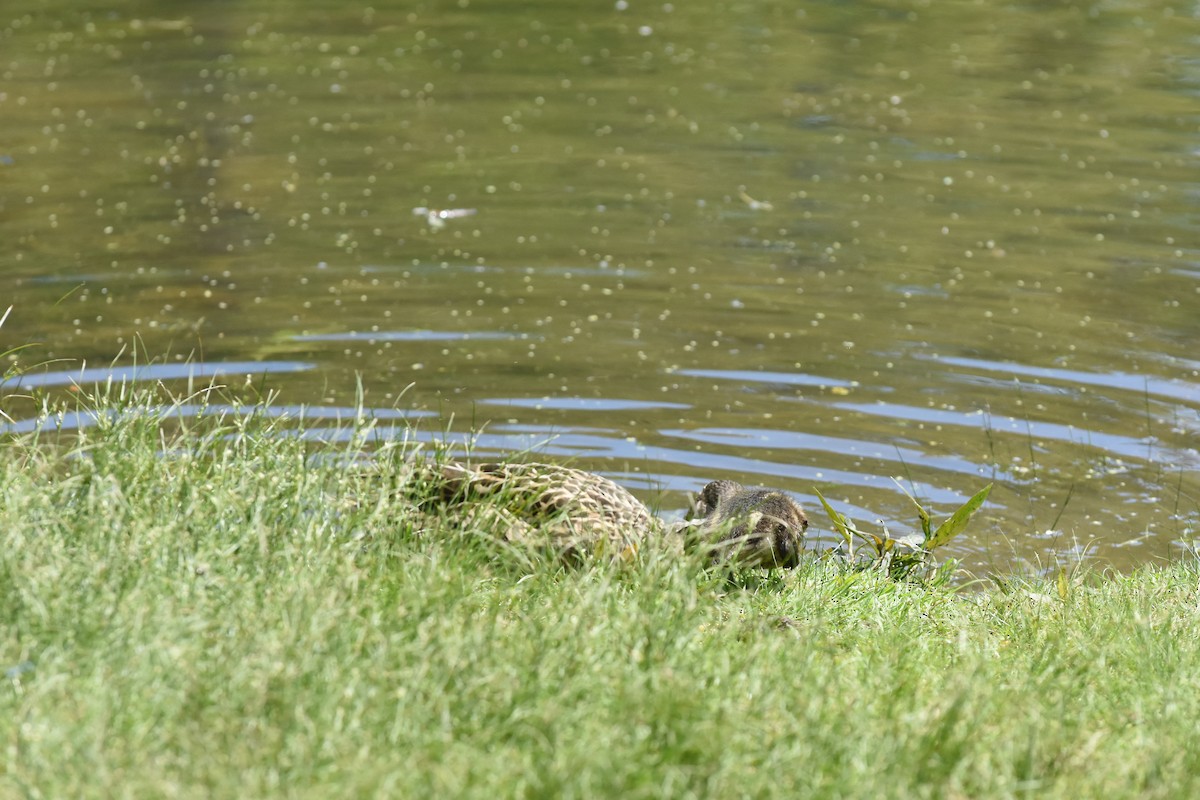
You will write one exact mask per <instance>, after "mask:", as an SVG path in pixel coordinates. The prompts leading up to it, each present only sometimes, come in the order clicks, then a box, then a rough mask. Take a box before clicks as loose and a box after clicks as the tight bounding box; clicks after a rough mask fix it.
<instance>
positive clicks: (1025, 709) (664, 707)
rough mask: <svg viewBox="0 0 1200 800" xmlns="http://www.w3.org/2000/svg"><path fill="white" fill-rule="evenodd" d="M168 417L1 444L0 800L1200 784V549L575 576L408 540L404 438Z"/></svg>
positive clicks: (1038, 791)
mask: <svg viewBox="0 0 1200 800" xmlns="http://www.w3.org/2000/svg"><path fill="white" fill-rule="evenodd" d="M189 399H194V398H189ZM160 400H161V398H158V397H154V396H150V395H148V394H142V393H136V394H134V395H133V396H132V397H129V398H126V399H125V400H123V401H119V402H116V401H113V402H109V401H105V400H91V401H81V402H84V403H85V405H86V411H87V412H88V413H90V414H92V415H93V416H94V419H95V424H94V425H92V426H91V427H88V428H85V429H82V430H79V431H77V432H71V433H70V435H67V434H66V433H62V434H60V433H58V432H56V431H55V429H54V419H55V417H54V416H53V415H51V416H50V417H48V418H47V420H46V424H45V425H44V426H43V427H42V429H41V430H40V432H35V433H29V434H22V435H7V436H5V437H4V438H3V439H0V608H2V609H3V613H2V614H0V675H2V676H3V678H2V679H0V720H2V722H0V737H2V739H3V742H4V748H3V751H2V754H0V795H3V796H14V797H15V796H21V797H30V798H43V797H44V798H51V797H68V796H71V797H109V796H117V795H120V796H126V797H214V796H217V797H220V796H255V797H262V796H282V797H312V798H318V797H321V798H324V797H353V796H427V795H436V796H457V797H480V796H505V797H510V796H519V797H543V796H562V797H598V796H605V797H608V796H623V797H652V796H653V797H660V796H671V797H689V796H705V797H728V796H754V797H772V796H778V797H796V796H842V797H875V796H925V797H947V796H950V797H953V796H968V797H1012V796H1021V795H1036V796H1039V797H1067V796H1071V797H1074V796H1090V795H1093V794H1099V793H1101V792H1103V793H1104V794H1105V795H1106V796H1109V797H1187V796H1193V795H1194V794H1195V793H1196V791H1197V789H1198V788H1200V787H1198V786H1197V784H1198V783H1200V777H1197V776H1200V769H1198V768H1200V763H1198V762H1200V756H1197V755H1196V750H1195V748H1194V747H1193V746H1192V745H1193V741H1192V739H1193V731H1194V727H1195V719H1196V718H1197V715H1198V714H1200V684H1198V683H1197V681H1196V680H1195V669H1194V667H1195V664H1196V663H1197V660H1198V659H1200V637H1198V636H1196V625H1195V620H1194V617H1195V609H1196V607H1197V604H1200V570H1198V569H1197V567H1196V566H1195V565H1194V564H1192V563H1187V564H1178V565H1174V566H1171V567H1166V568H1157V569H1149V568H1148V569H1144V570H1142V571H1139V572H1137V573H1136V574H1133V575H1129V576H1121V575H1111V576H1107V575H1101V574H1098V573H1092V572H1087V571H1078V572H1076V573H1075V574H1071V575H1065V574H1064V575H1062V576H1060V578H1059V579H1058V580H1057V581H1055V580H1047V581H1043V580H1033V579H1020V578H1011V579H1007V580H1004V581H1000V582H998V587H999V588H993V589H990V590H988V591H982V592H980V591H967V590H961V589H959V590H955V589H953V588H951V587H949V586H947V585H946V584H945V583H942V582H933V583H913V582H910V581H895V580H891V579H889V578H888V577H887V575H886V571H881V570H860V569H856V568H854V566H853V565H852V564H846V563H841V562H839V561H838V560H836V559H834V560H822V559H818V558H813V559H810V560H806V561H805V562H804V563H802V564H801V565H800V566H799V567H798V568H797V569H795V570H793V571H790V572H783V571H775V572H763V571H756V570H748V571H745V572H737V573H734V574H732V575H731V574H729V573H728V572H727V571H724V570H720V569H713V568H712V567H710V566H709V565H708V564H707V563H706V562H705V561H704V560H703V559H694V558H687V557H681V556H680V555H679V554H678V553H677V552H675V551H673V550H672V549H670V548H667V547H663V548H661V549H660V548H654V547H648V548H646V549H645V550H643V551H642V552H641V553H639V557H638V558H637V559H635V560H633V561H632V562H630V563H624V562H622V563H612V562H611V560H608V559H596V560H595V561H594V563H591V564H588V565H586V566H585V567H584V568H577V569H569V568H564V567H563V566H562V565H560V564H559V563H557V562H556V561H554V560H553V559H540V560H539V559H537V558H535V557H533V556H528V557H527V556H526V555H522V554H520V553H514V552H513V551H512V550H511V548H510V547H509V546H508V544H507V543H505V542H503V541H502V540H501V539H500V538H498V537H489V536H488V535H486V532H485V531H474V532H469V531H464V532H462V533H460V534H457V535H454V536H439V535H429V534H428V533H424V534H422V533H419V532H418V533H414V531H413V529H412V526H411V524H409V523H408V522H406V520H405V519H404V518H403V515H398V514H397V513H396V508H395V505H394V504H392V503H390V502H389V501H388V498H389V497H390V496H392V493H393V492H394V490H395V489H396V486H397V482H399V481H402V480H404V471H403V469H402V466H403V463H404V458H405V457H406V456H408V455H411V452H410V451H411V447H410V446H409V445H397V446H389V445H382V446H380V447H378V448H376V451H375V453H374V467H373V468H372V469H370V470H364V469H363V468H362V463H363V454H364V448H365V445H366V444H367V443H368V442H369V439H370V438H371V437H370V425H369V423H364V424H362V425H361V426H360V428H359V429H358V430H357V431H356V435H355V436H351V437H349V439H348V443H342V444H321V443H315V442H312V441H310V440H308V439H307V438H305V437H303V436H300V435H296V434H297V433H298V431H297V429H296V427H295V426H294V425H293V424H291V423H290V422H289V421H287V420H284V419H280V418H278V417H275V416H270V415H268V414H265V413H262V412H263V408H262V407H255V406H250V407H247V408H245V409H244V410H243V412H242V413H238V414H232V413H221V412H217V411H212V412H207V413H201V414H200V415H199V416H197V417H194V418H183V419H174V418H168V417H170V415H169V414H164V413H163V406H162V405H161V404H160ZM363 498H374V499H375V500H374V502H363ZM934 532H935V533H936V530H935V531H934Z"/></svg>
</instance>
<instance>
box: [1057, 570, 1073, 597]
mask: <svg viewBox="0 0 1200 800" xmlns="http://www.w3.org/2000/svg"><path fill="white" fill-rule="evenodd" d="M1054 583H1055V585H1056V586H1057V587H1058V597H1059V599H1060V600H1062V601H1063V602H1064V603H1065V602H1067V598H1069V597H1070V596H1071V584H1070V582H1069V581H1068V580H1067V570H1066V569H1065V568H1063V567H1059V568H1058V578H1057V579H1056V580H1055V581H1054Z"/></svg>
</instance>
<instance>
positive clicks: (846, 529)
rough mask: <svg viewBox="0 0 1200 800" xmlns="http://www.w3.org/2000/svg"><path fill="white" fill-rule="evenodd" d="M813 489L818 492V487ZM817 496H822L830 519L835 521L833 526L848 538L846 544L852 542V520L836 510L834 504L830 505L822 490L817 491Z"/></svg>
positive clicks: (843, 536)
mask: <svg viewBox="0 0 1200 800" xmlns="http://www.w3.org/2000/svg"><path fill="white" fill-rule="evenodd" d="M813 491H814V492H817V490H816V489H813ZM817 497H818V498H820V500H821V505H823V506H825V513H826V514H828V515H829V521H830V522H832V523H833V527H834V528H835V529H836V530H837V532H838V533H840V534H841V535H842V538H843V539H845V540H846V544H848V545H849V544H852V543H853V542H852V534H851V533H850V530H851V527H852V526H851V525H850V521H849V520H848V519H846V517H844V516H843V515H842V514H841V512H838V511H834V510H833V506H831V505H829V503H828V502H827V501H826V500H825V496H824V495H822V494H821V493H820V492H817Z"/></svg>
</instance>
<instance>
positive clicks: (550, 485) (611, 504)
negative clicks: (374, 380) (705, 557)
mask: <svg viewBox="0 0 1200 800" xmlns="http://www.w3.org/2000/svg"><path fill="white" fill-rule="evenodd" d="M407 485H408V493H409V497H410V499H411V500H412V501H413V502H415V503H416V504H417V505H418V506H419V508H420V509H421V514H422V515H423V516H422V519H421V520H420V521H419V522H418V525H419V526H428V527H432V526H434V525H436V524H443V525H445V524H447V523H449V524H450V525H452V526H454V527H458V528H468V527H473V528H481V529H487V530H502V531H504V532H505V533H504V535H505V538H506V539H507V540H508V541H511V542H518V543H524V544H538V543H539V541H540V542H547V539H548V540H549V541H548V543H549V544H551V545H552V546H553V547H554V548H555V549H556V550H558V551H560V552H561V553H562V554H563V557H564V558H565V559H567V560H574V559H576V558H578V557H579V556H581V555H583V554H584V553H587V552H593V553H599V552H603V553H607V554H610V555H613V556H616V557H619V558H624V559H628V558H631V557H632V556H633V555H635V554H636V553H637V551H638V546H639V545H640V543H641V542H642V541H643V540H645V539H646V538H647V537H651V536H662V535H668V536H670V535H681V538H682V540H683V542H684V543H685V545H690V546H693V547H701V548H705V549H708V550H709V551H710V553H711V555H712V557H713V559H714V560H716V561H726V560H729V561H736V562H738V563H743V564H748V565H754V566H761V567H794V566H796V564H797V563H798V561H799V555H800V550H801V547H802V545H803V541H804V531H805V529H806V528H807V527H808V519H807V517H805V515H804V511H803V509H801V508H800V506H799V504H797V503H796V501H795V500H793V499H792V498H791V497H789V496H788V495H786V494H784V493H783V492H779V491H775V490H771V489H746V488H745V487H743V486H741V485H740V484H738V483H735V482H733V481H727V480H720V481H713V482H711V483H709V484H708V485H707V486H705V487H704V489H703V490H702V491H701V492H700V494H699V496H698V498H697V500H696V502H695V503H694V505H693V508H692V510H691V512H690V513H689V514H688V516H687V519H686V520H685V521H684V522H682V523H678V524H675V525H668V524H666V523H664V522H663V521H662V520H660V519H658V518H657V517H655V516H654V515H653V514H651V513H650V510H649V509H648V508H646V506H645V505H644V504H643V503H642V502H641V501H640V500H638V499H637V498H636V497H634V496H633V495H632V494H630V493H629V492H628V491H627V490H626V489H624V488H623V487H621V486H619V485H617V484H616V483H614V482H613V481H611V480H609V479H608V478H605V477H603V476H601V475H597V474H595V473H592V472H585V471H584V470H579V469H573V468H571V467H564V466H561V465H557V464H544V463H492V464H477V465H469V464H464V463H460V462H447V463H441V464H429V463H422V464H418V465H414V466H413V471H412V474H411V475H410V476H409V479H408V481H407ZM431 513H432V514H433V517H432V518H430V517H429V515H430V514H431Z"/></svg>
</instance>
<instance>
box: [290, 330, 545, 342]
mask: <svg viewBox="0 0 1200 800" xmlns="http://www.w3.org/2000/svg"><path fill="white" fill-rule="evenodd" d="M290 338H291V340H292V341H295V342H359V341H361V342H367V343H371V342H377V341H378V342H466V341H471V340H505V339H528V338H537V337H530V336H529V335H528V334H520V333H504V332H502V331H435V330H412V331H345V332H339V333H298V334H295V335H293V336H291V337H290Z"/></svg>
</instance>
